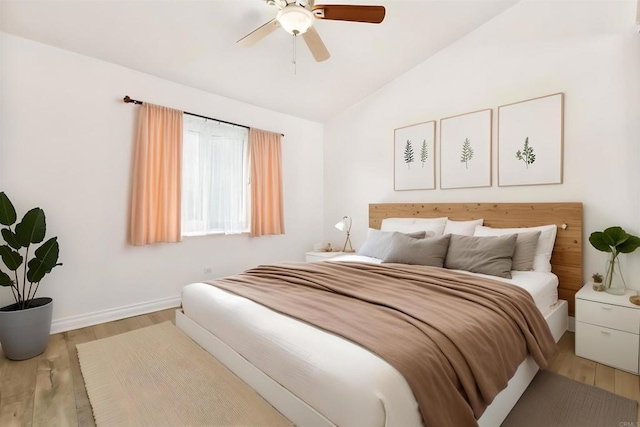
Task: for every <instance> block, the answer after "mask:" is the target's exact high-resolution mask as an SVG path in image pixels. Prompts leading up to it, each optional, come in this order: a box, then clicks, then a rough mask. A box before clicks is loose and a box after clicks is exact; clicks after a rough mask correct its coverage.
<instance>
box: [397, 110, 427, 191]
mask: <svg viewBox="0 0 640 427" xmlns="http://www.w3.org/2000/svg"><path fill="white" fill-rule="evenodd" d="M393 139H394V141H393V175H394V177H393V189H394V190H396V191H401V190H433V189H434V188H436V172H435V139H436V122H435V120H434V121H430V122H424V123H418V124H415V125H410V126H405V127H401V128H397V129H395V131H394V135H393Z"/></svg>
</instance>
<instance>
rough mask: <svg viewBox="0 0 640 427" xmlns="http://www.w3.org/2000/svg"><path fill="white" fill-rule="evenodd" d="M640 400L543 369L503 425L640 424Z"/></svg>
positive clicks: (614, 426) (612, 426)
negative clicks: (639, 401)
mask: <svg viewBox="0 0 640 427" xmlns="http://www.w3.org/2000/svg"><path fill="white" fill-rule="evenodd" d="M637 409H638V402H636V401H635V400H631V399H627V398H626V397H622V396H618V395H617V394H613V393H611V392H608V391H607V390H603V389H601V388H598V387H595V386H592V385H587V384H583V383H581V382H578V381H574V380H572V379H569V378H566V377H563V376H562V375H558V374H554V373H553V372H549V371H540V372H538V374H537V375H536V376H535V378H534V379H533V381H531V384H529V387H528V388H527V389H526V390H525V392H524V394H523V395H522V397H520V400H518V403H516V406H515V407H514V408H513V409H512V410H511V412H510V413H509V415H508V416H507V419H506V420H505V421H504V423H503V424H502V427H542V426H548V427H552V426H553V427H560V426H563V427H625V426H629V427H630V426H633V427H636V426H637V425H638V424H637V422H636V421H637V419H636V417H637V416H638V412H637Z"/></svg>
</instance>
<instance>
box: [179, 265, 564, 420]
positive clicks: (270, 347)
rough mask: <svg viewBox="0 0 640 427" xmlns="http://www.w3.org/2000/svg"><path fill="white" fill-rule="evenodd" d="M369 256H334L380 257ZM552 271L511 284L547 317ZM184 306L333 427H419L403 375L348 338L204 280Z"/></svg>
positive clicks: (187, 294) (185, 296) (190, 290)
mask: <svg viewBox="0 0 640 427" xmlns="http://www.w3.org/2000/svg"><path fill="white" fill-rule="evenodd" d="M364 258H365V257H359V256H357V255H349V256H346V258H345V257H341V259H338V258H334V260H343V261H347V260H352V261H368V262H372V261H374V260H375V259H373V258H367V259H364ZM374 262H375V261H374ZM521 273H522V274H521ZM469 274H471V273H469ZM540 275H543V276H544V277H542V276H540ZM550 276H553V277H554V278H555V275H553V274H551V273H533V272H517V273H516V274H515V275H514V278H513V279H511V281H509V282H513V283H514V284H517V285H518V286H521V287H523V288H525V289H527V290H528V291H529V292H531V293H532V294H533V295H534V300H536V304H537V305H538V304H539V302H540V301H542V306H540V305H539V307H540V308H541V311H542V312H543V314H544V313H545V310H548V307H549V305H548V304H549V302H550V300H551V298H550V297H551V295H552V294H553V295H555V300H557V291H556V287H557V278H556V279H555V285H550V283H552V282H553V280H552V278H551V277H550ZM501 280H503V281H508V280H507V279H501ZM550 287H553V290H554V292H551V291H550ZM536 298H537V299H536ZM555 300H554V301H553V303H555ZM182 308H183V311H184V313H185V315H187V316H188V317H189V318H191V319H192V320H193V321H195V322H196V323H198V324H199V325H201V326H202V327H204V328H205V329H207V330H208V331H210V332H211V333H213V334H214V335H216V336H217V337H218V338H220V339H221V340H222V341H224V342H225V343H226V344H227V345H228V346H230V347H231V348H232V349H234V350H235V351H236V352H238V353H239V354H240V355H242V356H243V357H244V358H245V359H247V360H248V361H249V362H251V363H252V364H253V365H255V366H256V367H257V368H258V369H260V370H261V371H263V372H264V373H265V374H267V375H268V376H269V377H271V378H272V379H274V380H275V381H276V382H278V383H280V384H281V385H283V386H284V387H285V388H286V389H288V390H289V391H291V392H292V393H293V394H295V395H296V396H298V397H299V398H300V399H301V400H303V401H304V402H306V403H307V404H308V405H310V406H311V407H313V408H315V409H316V410H317V411H318V412H320V413H321V414H323V415H324V416H325V417H327V418H328V420H329V421H330V422H332V423H333V424H335V425H338V426H345V427H346V426H402V427H405V426H406V427H409V426H420V425H422V421H421V416H420V413H419V411H418V404H417V402H416V400H415V398H414V397H413V393H412V392H411V389H410V388H409V385H408V384H407V382H406V381H405V379H404V378H403V377H402V375H401V374H400V373H399V372H398V371H397V370H396V369H395V368H393V367H392V366H391V365H389V364H388V363H387V362H385V361H384V360H383V359H381V358H380V357H378V356H377V355H375V354H373V353H371V352H369V351H368V350H366V349H364V348H362V347H360V346H359V345H357V344H354V343H352V342H351V341H347V340H345V339H343V338H341V337H338V336H336V335H333V334H331V333H328V332H325V331H323V330H320V329H317V328H315V327H313V326H311V325H309V324H306V323H304V322H301V321H298V320H296V319H292V318H290V317H287V316H284V315H281V314H279V313H276V312H275V311H272V310H271V309H269V308H266V307H264V306H261V305H259V304H257V303H254V302H252V301H250V300H248V299H246V298H243V297H240V296H236V295H233V294H230V293H228V292H226V291H223V290H221V289H218V288H216V287H215V286H211V285H208V284H204V283H193V284H191V285H187V286H186V287H185V288H184V289H183V291H182Z"/></svg>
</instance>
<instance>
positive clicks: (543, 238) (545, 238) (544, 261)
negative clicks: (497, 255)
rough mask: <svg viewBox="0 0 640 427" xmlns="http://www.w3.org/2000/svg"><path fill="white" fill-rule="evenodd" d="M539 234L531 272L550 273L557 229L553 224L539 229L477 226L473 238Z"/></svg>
mask: <svg viewBox="0 0 640 427" xmlns="http://www.w3.org/2000/svg"><path fill="white" fill-rule="evenodd" d="M535 231H539V232H540V237H538V245H537V246H536V255H535V257H534V258H533V271H544V272H550V271H551V253H552V252H553V245H554V244H555V242H556V233H557V231H558V227H557V226H556V225H555V224H552V225H542V226H540V227H523V228H491V227H483V226H477V227H476V231H475V232H474V233H473V235H474V236H502V235H504V234H513V233H516V234H519V233H530V232H535Z"/></svg>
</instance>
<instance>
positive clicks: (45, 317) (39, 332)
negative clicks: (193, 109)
mask: <svg viewBox="0 0 640 427" xmlns="http://www.w3.org/2000/svg"><path fill="white" fill-rule="evenodd" d="M52 314H53V300H52V299H51V298H49V297H42V298H34V299H33V300H32V301H31V304H30V307H29V308H27V309H25V310H18V305H17V304H11V305H7V306H6V307H2V308H0V344H1V345H2V352H3V353H4V355H5V356H6V357H7V358H8V359H11V360H25V359H31V358H32V357H35V356H37V355H39V354H41V353H42V352H44V350H45V349H46V348H47V343H48V342H49V335H50V334H51V316H52Z"/></svg>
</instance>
